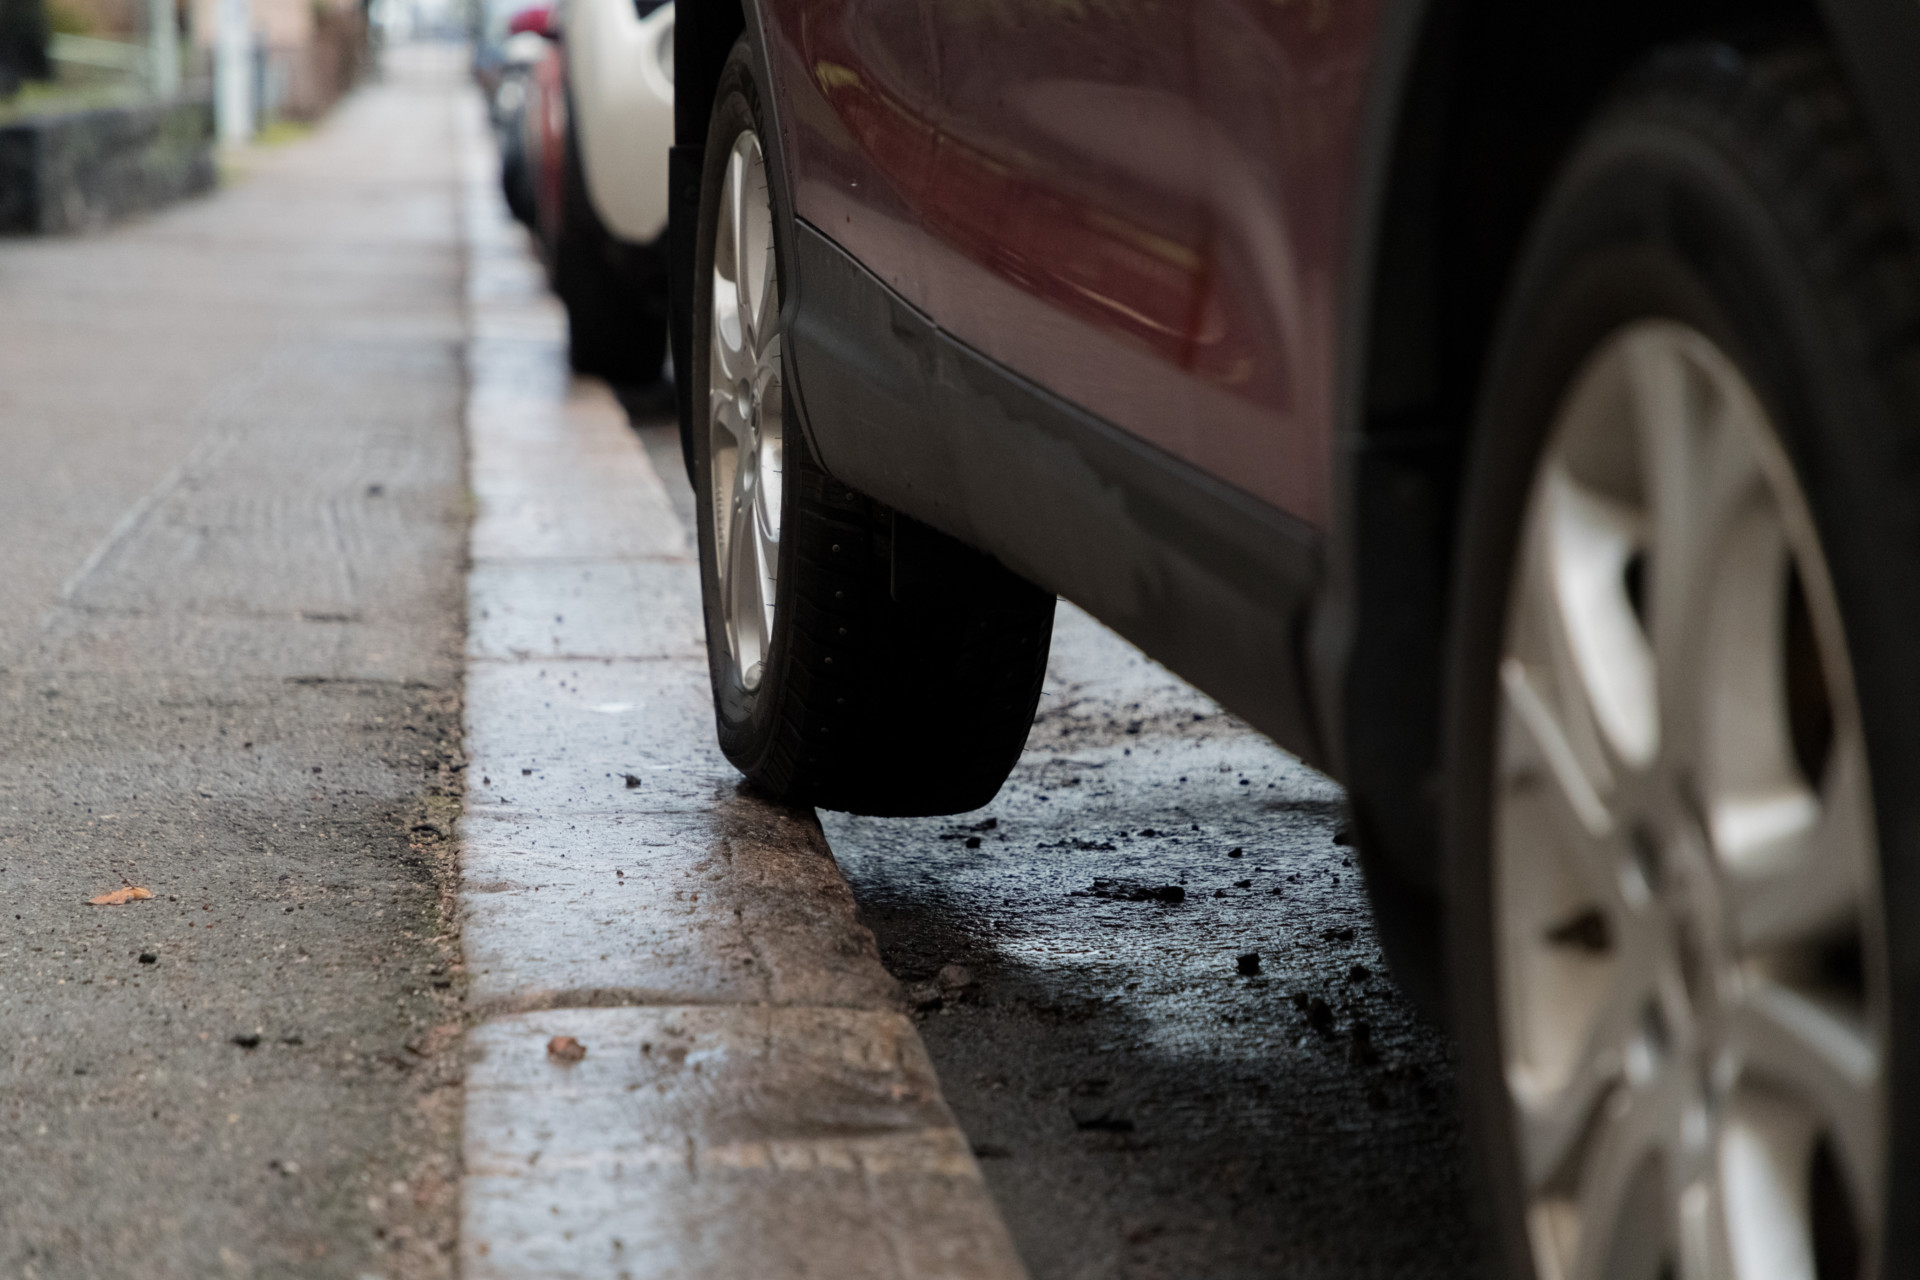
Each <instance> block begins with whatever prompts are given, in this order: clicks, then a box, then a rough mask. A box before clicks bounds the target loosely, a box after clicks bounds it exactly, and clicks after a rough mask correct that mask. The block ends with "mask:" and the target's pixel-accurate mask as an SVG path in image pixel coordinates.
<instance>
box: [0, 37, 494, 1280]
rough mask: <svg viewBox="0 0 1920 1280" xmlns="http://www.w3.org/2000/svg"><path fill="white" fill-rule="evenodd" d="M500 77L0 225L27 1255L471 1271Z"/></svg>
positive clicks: (11, 813) (18, 1111) (12, 1229)
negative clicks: (99, 229) (463, 800)
mask: <svg viewBox="0 0 1920 1280" xmlns="http://www.w3.org/2000/svg"><path fill="white" fill-rule="evenodd" d="M469 96H470V91H469V90H468V89H467V88H466V87H465V77H464V68H463V64H462V60H461V58H460V55H459V53H458V51H457V50H454V49H451V48H447V49H440V50H405V51H400V52H399V53H398V54H397V55H396V56H394V57H392V58H391V59H390V60H389V69H388V73H387V75H386V77H385V78H384V80H382V81H381V82H379V83H377V84H374V85H371V86H369V87H368V88H366V89H365V90H363V91H362V92H361V93H359V94H358V95H357V96H355V97H354V98H353V99H351V100H350V101H348V102H347V103H346V104H344V105H343V107H342V108H341V109H340V110H339V112H338V113H337V114H336V115H335V116H334V117H333V118H332V119H331V120H330V121H329V122H328V123H327V124H326V125H324V126H323V127H322V128H321V129H320V130H319V131H318V132H317V133H316V134H315V135H313V136H312V137H311V138H309V139H306V140H304V141H302V142H300V143H297V144H294V145H291V146H288V147H286V148H284V149H279V150H273V151H265V152H262V153H259V154H258V155H256V156H255V157H253V158H252V159H250V160H249V161H248V162H247V164H246V171H245V172H244V173H243V174H242V175H241V176H240V178H239V180H238V181H237V182H236V183H235V184H234V185H232V186H231V187H230V188H228V189H227V190H224V191H222V192H220V193H218V194H216V195H214V196H211V197H209V198H207V199H205V200H202V201H196V202H192V203H189V204H186V205H182V206H179V207H176V208H174V209H172V210H169V211H167V212H166V213H163V214H160V215H157V216H154V217H151V218H148V219H145V220H142V221H138V222H134V223H130V224H127V225H125V226H123V227H120V228H117V229H115V230H113V231H111V232H107V233H104V234H101V235H97V236H87V237H78V238H68V239H48V240H37V241H8V242H0V448H4V455H0V456H4V459H5V460H4V462H0V549H3V550H4V552H5V560H6V570H5V572H4V573H0V892H4V894H5V896H6V899H7V904H8V905H7V914H8V915H10V916H11V921H10V924H11V928H9V929H7V930H5V931H4V932H0V1151H3V1152H4V1153H5V1159H4V1160H3V1161H0V1274H4V1275H6V1276H10V1277H12V1276H19V1277H36V1278H51V1277H121V1276H124V1277H142V1278H146V1277H155V1278H170V1277H181V1278H182V1280H188V1278H191V1280H205V1278H206V1277H220V1276H301V1277H346V1278H357V1277H361V1276H365V1275H378V1276H385V1277H401V1276H446V1275H450V1274H451V1273H452V1271H453V1258H454V1255H453V1246H454V1233H455V1229H456V1221H457V1220H456V1213H455V1209H456V1203H455V1197H456V1192H457V1182H456V1179H455V1169H456V1165H457V1160H458V1135H459V1120H460V1113H459V1100H460V1094H459V1090H458V1087H457V1085H458V1080H459V1067H460V1063H459V1057H458V1051H457V1050H458V1031H459V1026H458V1018H459V1009H458V1005H457V996H458V988H457V983H458V976H459V975H458V955H457V952H456V951H455V949H454V948H455V942H456V938H455V936H454V933H453V929H452V921H453V917H452V912H451V905H452V899H451V889H452V880H451V877H452V871H453V868H452V864H451V857H450V851H451V847H452V846H451V840H450V838H449V837H450V835H451V828H452V815H453V814H454V813H455V812H457V806H458V800H457V793H458V790H459V785H458V777H459V775H458V773H457V772H456V771H455V769H456V766H457V765H458V763H459V752H460V741H459V731H460V702H459V698H460V684H459V681H460V674H461V672H460V637H461V622H462V599H463V592H462V582H461V577H460V562H461V557H462V551H463V542H464V535H465V525H466V513H467V504H466V499H465V486H464V482H463V455H462V441H461V433H460V406H461V402H462V368H461V339H462V335H463V332H464V330H463V299H462V293H461V287H460V286H461V271H462V263H461V255H460V224H459V220H458V217H457V196H458V182H457V171H456V155H455V147H454V141H455V132H454V126H455V111H456V110H457V109H462V108H464V107H465V105H466V103H467V101H468V98H469ZM123 882H124V883H130V884H133V885H137V886H141V887H144V888H148V889H150V890H151V892H152V893H153V895H154V897H152V898H151V899H149V900H146V901H139V902H134V903H131V904H128V905H125V906H118V907H92V906H88V905H86V901H87V899H88V898H90V897H92V896H94V895H97V894H100V893H102V892H104V891H107V890H112V889H117V888H120V887H121V886H122V884H123Z"/></svg>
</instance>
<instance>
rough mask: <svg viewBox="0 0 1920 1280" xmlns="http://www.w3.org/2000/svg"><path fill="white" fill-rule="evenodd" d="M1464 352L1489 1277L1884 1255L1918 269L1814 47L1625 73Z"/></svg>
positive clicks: (1898, 1151) (1913, 524) (1769, 1268)
mask: <svg viewBox="0 0 1920 1280" xmlns="http://www.w3.org/2000/svg"><path fill="white" fill-rule="evenodd" d="M1490 369H1491V372H1490V374H1489V381H1488V384H1487V387H1486V389H1485V392H1484V394H1483V397H1482V404H1481V410H1480V413H1479V417H1478V423H1477V433H1478V434H1477V436H1476V439H1475V442H1474V454H1473V460H1472V471H1471V480H1470V489H1469V493H1468V499H1467V505H1466V516H1465V525H1464V528H1463V537H1462V553H1461V554H1462V558H1461V561H1460V564H1461V580H1460V608H1459V612H1458V614H1457V617H1458V618H1459V619H1460V621H1459V624H1458V630H1457V633H1456V636H1455V643H1454V646H1453V656H1452V658H1451V663H1452V667H1451V671H1450V694H1451V705H1450V708H1449V726H1448V761H1449V769H1450V775H1451V776H1450V784H1451V785H1450V786H1449V788H1448V791H1449V805H1450V813H1449V818H1448V827H1449V829H1448V843H1449V865H1448V892H1449V904H1450V906H1449V910H1450V912H1451V916H1450V919H1449V922H1448V923H1449V929H1448V933H1449V937H1450V946H1451V949H1452V953H1453V954H1452V967H1453V990H1454V996H1455V1001H1454V1010H1455V1017H1456V1026H1457V1030H1458V1032H1459V1036H1460V1041H1461V1048H1462V1053H1463V1058H1464V1061H1463V1069H1462V1073H1461V1075H1462V1082H1463V1090H1464V1094H1465V1101H1466V1104H1467V1112H1468V1115H1469V1120H1470V1123H1471V1125H1472V1127H1473V1129H1474V1132H1475V1138H1476V1143H1477V1146H1478V1150H1479V1154H1480V1157H1481V1165H1482V1167H1483V1169H1484V1171H1485V1173H1486V1178H1487V1184H1488V1188H1489V1190H1490V1193H1491V1195H1490V1201H1491V1204H1492V1207H1493V1210H1494V1214H1495V1220H1496V1225H1497V1228H1498V1232H1499V1244H1500V1246H1501V1252H1502V1256H1503V1259H1504V1262H1505V1264H1506V1272H1507V1274H1509V1275H1512V1276H1515V1277H1520V1276H1533V1277H1538V1278H1539V1280H1561V1278H1562V1277H1564V1278H1566V1280H1584V1278H1587V1277H1592V1278H1595V1280H1598V1278H1600V1277H1607V1278H1609V1280H1611V1278H1613V1277H1645V1278H1646V1280H1655V1278H1656V1277H1668V1276H1671V1277H1675V1278H1676V1280H1692V1278H1693V1277H1716V1278H1718V1277H1728V1278H1729V1280H1754V1278H1757V1277H1775V1276H1779V1277H1786V1276H1793V1277H1806V1278H1808V1280H1840V1278H1841V1277H1845V1278H1846V1280H1856V1278H1858V1277H1866V1276H1873V1275H1884V1276H1891V1275H1904V1274H1912V1265H1913V1263H1914V1260H1915V1259H1914V1254H1913V1252H1912V1249H1913V1243H1912V1241H1913V1236H1912V1231H1913V1228H1912V1226H1911V1225H1910V1224H1909V1223H1908V1222H1907V1221H1906V1220H1907V1219H1910V1218H1911V1215H1909V1214H1904V1213H1902V1212H1900V1211H1899V1210H1898V1209H1897V1207H1895V1206H1897V1205H1898V1204H1899V1203H1900V1201H1899V1199H1897V1198H1890V1196H1897V1195H1899V1194H1900V1193H1901V1192H1903V1191H1910V1190H1911V1188H1913V1187H1914V1186H1915V1185H1916V1179H1915V1174H1916V1172H1917V1171H1920V1170H1916V1165H1915V1160H1916V1153H1917V1151H1920V1147H1917V1146H1916V1133H1915V1127H1914V1126H1915V1121H1916V1118H1920V1116H1917V1113H1916V1107H1915V1092H1916V1089H1915V1087H1916V1085H1920V1078H1916V1076H1915V1072H1914V1068H1913V1066H1912V1064H1913V1062H1914V1061H1915V1058H1914V1053H1915V1050H1916V1047H1920V1040H1917V1039H1916V1034H1915V1028H1914V1025H1913V1011H1914V1010H1915V1008H1916V1004H1915V996H1916V994H1917V992H1916V984H1920V964H1917V963H1916V961H1920V946H1917V945H1916V944H1920V918H1916V917H1917V916H1920V896H1916V895H1917V894H1920V879H1917V878H1916V876H1917V875H1920V788H1916V787H1915V786H1914V785H1913V779H1914V778H1916V777H1920V681H1916V680H1915V679H1914V667H1915V662H1914V653H1915V649H1914V643H1915V636H1916V635H1920V378H1916V377H1915V374H1916V372H1920V265H1917V264H1916V258H1915V254H1914V248H1913V245H1912V243H1911V242H1910V240H1909V238H1908V236H1907V233H1906V232H1905V231H1904V229H1903V228H1902V226H1901V224H1900V222H1899V221H1898V219H1897V217H1896V215H1895V212H1894V208H1893V203H1892V197H1891V195H1890V194H1889V192H1888V190H1887V189H1886V187H1885V186H1884V185H1883V183H1882V181H1881V180H1880V178H1879V177H1878V176H1877V171H1876V168H1875V165H1874V161H1873V156H1872V152H1871V150H1870V148H1869V147H1868V145H1867V143H1866V141H1865V139H1864V137H1863V136H1862V134H1861V131H1860V126H1859V124H1858V122H1857V120H1856V117H1855V116H1854V113H1853V111H1852V108H1851V106H1850V104H1849V101H1848V99H1847V96H1846V93H1845V90H1844V87H1843V85H1842V84H1841V82H1840V79H1839V77H1838V75H1837V74H1836V72H1835V70H1834V68H1833V65H1832V62H1831V60H1830V58H1829V57H1828V55H1826V54H1825V53H1824V52H1823V51H1822V50H1821V49H1820V48H1818V47H1816V46H1807V45H1798V46H1794V47H1774V48H1769V49H1761V50H1758V51H1755V50H1746V49H1740V48H1736V47H1733V46H1729V45H1723V44H1711V45H1702V46H1698V47H1689V48H1685V49H1677V50H1672V51H1668V52H1666V53H1663V54H1662V55H1660V56H1659V57H1657V58H1655V59H1654V60H1652V61H1651V62H1650V63H1649V64H1648V65H1647V66H1646V67H1645V68H1643V70H1642V71H1641V72H1640V73H1639V74H1638V75H1637V76H1636V77H1635V79H1634V80H1633V81H1632V83H1631V84H1630V85H1629V87H1628V88H1627V89H1626V90H1625V91H1624V92H1623V93H1622V94H1621V95H1619V96H1618V97H1617V98H1616V100H1615V101H1614V102H1613V103H1612V104H1611V105H1610V107H1608V108H1607V109H1606V110H1605V111H1604V112H1603V113H1602V115H1601V116H1600V118H1599V119H1598V120H1597V122H1596V123H1595V125H1594V126H1593V127H1592V128H1591V130H1590V131H1589V132H1588V134H1587V135H1586V137H1585V139H1584V141H1583V142H1582V143H1581V144H1580V146H1579V147H1578V148H1577V150H1576V152H1575V154H1574V155H1573V156H1572V157H1571V159H1570V161H1569V163H1568V165H1567V168H1566V170H1565V172H1564V174H1563V176H1562V178H1561V180H1560V182H1559V183H1558V185H1557V187H1556V189H1555V190H1554V191H1553V193H1552V194H1551V196H1550V198H1549V200H1548V202H1547V204H1546V206H1545V209H1544V212H1543V213H1542V214H1541V216H1540V218H1539V221H1538V223H1537V224H1536V226H1535V228H1534V231H1533V235H1532V237H1531V240H1530V243H1529V248H1528V251H1527V253H1526V255H1525V257H1524V259H1523V261H1522V264H1521V266H1520V268H1519V272H1518V275H1517V277H1516V281H1515V285H1514V288H1513V290H1512V292H1511V294H1510V300H1509V304H1508V308H1507V312H1506V315H1505V317H1504V320H1503V323H1502V327H1501V332H1500V334H1499V336H1498V339H1497V345H1496V349H1495V356H1494V360H1493V362H1492V364H1491V366H1490Z"/></svg>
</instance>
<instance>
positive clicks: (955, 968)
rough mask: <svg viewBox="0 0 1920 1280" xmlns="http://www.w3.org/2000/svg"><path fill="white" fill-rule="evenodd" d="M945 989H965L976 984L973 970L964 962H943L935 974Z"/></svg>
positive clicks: (942, 988)
mask: <svg viewBox="0 0 1920 1280" xmlns="http://www.w3.org/2000/svg"><path fill="white" fill-rule="evenodd" d="M935 980H936V981H937V982H939V984H940V989H941V990H943V991H965V990H966V989H967V988H969V987H972V986H974V985H975V979H974V976H973V970H971V969H969V968H967V966H965V965H963V964H943V965H941V966H940V972H939V973H938V974H937V975H935Z"/></svg>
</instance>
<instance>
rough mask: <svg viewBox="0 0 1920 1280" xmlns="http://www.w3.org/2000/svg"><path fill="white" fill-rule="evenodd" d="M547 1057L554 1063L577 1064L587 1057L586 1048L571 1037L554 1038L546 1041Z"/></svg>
mask: <svg viewBox="0 0 1920 1280" xmlns="http://www.w3.org/2000/svg"><path fill="white" fill-rule="evenodd" d="M547 1056H548V1057H549V1058H552V1059H553V1060H554V1061H555V1062H578V1061H580V1059H582V1058H584V1057H586V1056H587V1046H585V1045H583V1044H581V1043H580V1042H579V1041H578V1040H575V1039H574V1038H573V1037H572V1036H555V1037H554V1038H553V1039H551V1040H549V1041H547Z"/></svg>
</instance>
